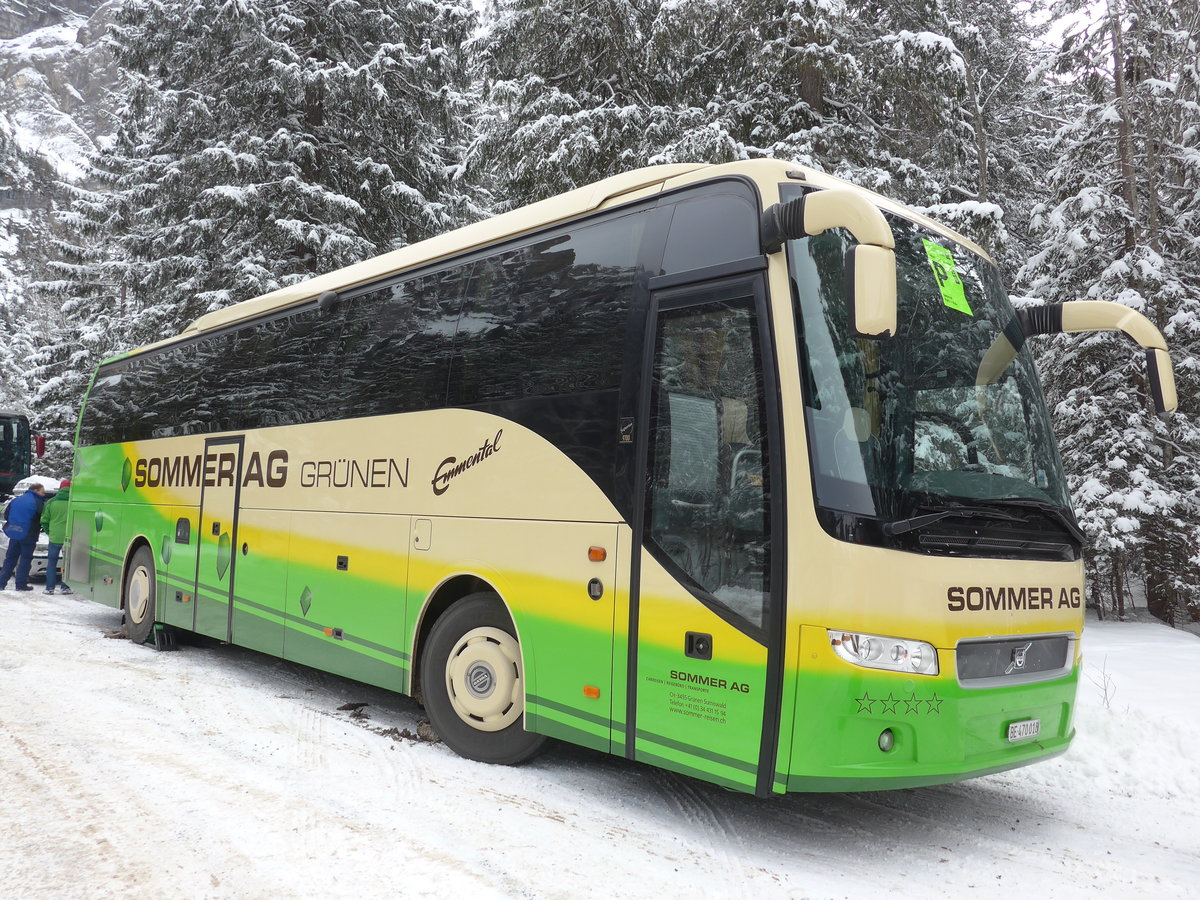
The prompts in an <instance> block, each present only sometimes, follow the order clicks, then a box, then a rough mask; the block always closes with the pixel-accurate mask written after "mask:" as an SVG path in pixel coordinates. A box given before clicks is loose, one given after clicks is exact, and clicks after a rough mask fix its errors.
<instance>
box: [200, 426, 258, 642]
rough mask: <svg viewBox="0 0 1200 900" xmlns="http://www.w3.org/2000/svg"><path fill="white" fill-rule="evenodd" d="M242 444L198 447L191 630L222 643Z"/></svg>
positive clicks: (234, 440)
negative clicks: (197, 514)
mask: <svg viewBox="0 0 1200 900" xmlns="http://www.w3.org/2000/svg"><path fill="white" fill-rule="evenodd" d="M244 440H245V439H244V438H242V437H240V436H239V437H225V438H211V439H209V440H207V441H205V442H204V467H203V469H202V472H201V476H202V481H201V484H202V487H201V489H200V517H199V524H198V526H197V532H198V535H199V544H198V546H197V550H196V588H195V592H194V594H193V597H194V598H195V599H194V601H193V602H194V604H195V612H194V616H195V619H194V624H193V629H194V630H195V631H198V632H199V633H200V634H207V635H209V636H210V637H215V638H219V639H221V640H223V641H232V640H233V615H232V613H233V598H234V574H235V572H236V570H237V553H236V548H237V546H238V536H237V514H238V501H239V499H240V497H239V494H240V492H241V483H242V447H243V444H244Z"/></svg>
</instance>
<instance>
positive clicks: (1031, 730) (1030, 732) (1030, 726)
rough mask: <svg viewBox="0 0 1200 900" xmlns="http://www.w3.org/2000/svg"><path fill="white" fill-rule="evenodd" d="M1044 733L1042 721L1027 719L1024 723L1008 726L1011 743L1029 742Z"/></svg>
mask: <svg viewBox="0 0 1200 900" xmlns="http://www.w3.org/2000/svg"><path fill="white" fill-rule="evenodd" d="M1041 731H1042V720H1041V719H1026V720H1025V721H1023V722H1013V723H1012V724H1011V725H1009V726H1008V739H1009V740H1010V741H1027V740H1029V739H1030V738H1035V737H1037V736H1038V735H1039V734H1040V733H1041Z"/></svg>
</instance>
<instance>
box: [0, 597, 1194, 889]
mask: <svg viewBox="0 0 1200 900" xmlns="http://www.w3.org/2000/svg"><path fill="white" fill-rule="evenodd" d="M120 624H121V617H120V614H119V613H118V612H116V611H115V610H112V609H109V608H107V607H103V606H99V605H96V604H92V603H90V602H86V601H82V600H79V599H77V598H75V597H72V596H55V597H47V596H45V595H43V594H42V593H41V592H40V591H37V592H35V593H31V594H18V593H15V592H11V591H9V592H0V897H3V898H6V900H7V898H19V897H36V898H55V900H57V898H75V897H78V898H95V897H133V896H137V897H147V898H154V897H185V898H190V897H214V898H224V897H255V898H257V897H262V898H278V897H288V898H328V897H332V898H337V897H355V898H360V897H383V896H402V897H426V896H428V897H467V898H472V900H474V898H482V897H562V898H578V897H603V898H621V897H654V898H672V897H681V898H682V897H686V898H698V897H701V898H707V897H721V898H724V897H746V898H755V900H757V898H763V897H796V898H841V897H850V898H856V897H956V898H957V897H962V896H979V897H1005V898H1017V897H1094V896H1106V897H1119V898H1126V897H1128V898H1134V897H1146V898H1169V897H1180V898H1183V897H1195V896H1197V891H1198V890H1200V887H1198V885H1200V813H1198V812H1197V809H1198V808H1200V699H1198V698H1200V693H1198V689H1197V682H1198V681H1200V677H1198V676H1200V639H1198V638H1197V637H1196V636H1195V635H1191V634H1187V633H1183V632H1177V631H1172V630H1170V629H1168V628H1166V627H1164V626H1161V625H1155V624H1147V623H1129V624H1110V623H1105V622H1094V621H1092V622H1089V623H1088V627H1087V630H1086V633H1085V641H1086V644H1085V656H1086V665H1087V677H1086V678H1085V680H1084V684H1083V686H1082V688H1081V691H1080V705H1079V709H1078V713H1077V716H1076V726H1077V728H1078V730H1079V736H1078V738H1077V739H1076V741H1075V744H1074V746H1073V747H1072V749H1071V751H1070V752H1069V753H1068V754H1066V755H1065V756H1062V757H1059V758H1058V759H1055V760H1052V761H1050V762H1047V763H1042V764H1040V765H1037V766H1031V767H1028V768H1025V769H1018V770H1016V771H1014V772H1009V773H1006V774H1003V775H995V776H990V777H987V778H981V779H978V780H975V781H971V782H966V783H962V784H957V785H949V786H944V787H936V788H924V789H919V790H907V791H898V792H889V793H871V794H840V795H809V796H801V795H791V796H788V797H783V798H777V799H770V800H758V799H755V798H753V797H749V796H745V795H741V794H734V793H729V792H726V791H724V790H722V789H720V788H717V787H713V786H711V785H708V784H704V783H701V782H698V781H693V780H690V779H688V778H684V777H682V776H676V775H673V774H670V773H666V772H661V771H657V770H655V769H651V768H648V767H646V766H641V765H635V764H632V763H629V762H626V761H625V760H622V759H614V758H611V757H607V756H604V755H601V754H598V753H592V752H590V751H585V750H581V749H578V748H572V747H566V746H561V745H560V746H557V747H555V748H554V749H552V750H551V751H550V752H548V753H547V754H545V755H544V756H542V757H540V758H539V759H538V760H537V761H536V762H534V763H532V764H530V765H528V766H525V767H523V768H516V769H509V768H498V767H490V766H486V765H481V764H478V763H473V762H468V761H466V760H463V759H460V758H458V757H456V756H455V755H454V754H452V753H451V752H450V751H449V750H447V749H446V748H445V747H444V746H442V745H440V744H431V743H426V742H424V741H421V740H418V739H416V738H415V737H411V736H409V735H410V734H411V733H415V732H416V731H417V726H418V724H419V723H420V722H422V721H423V717H422V715H421V712H420V710H419V709H418V708H417V706H416V705H415V704H414V703H413V702H412V701H411V700H408V699H407V698H404V697H399V696H395V695H389V694H387V693H386V692H383V691H379V690H376V689H373V688H368V687H364V686H362V685H359V684H356V683H354V682H350V681H345V680H343V679H340V678H335V677H331V676H327V675H323V674H320V673H318V672H314V671H312V670H309V669H303V668H300V667H298V666H294V665H291V664H288V663H283V662H280V661H278V660H273V659H270V658H268V657H265V656H261V655H258V654H255V653H251V652H248V651H244V650H241V649H238V648H234V647H228V646H221V645H218V644H215V643H205V644H203V645H197V646H185V647H183V648H182V649H181V650H180V652H177V653H156V652H155V651H154V650H153V649H152V648H150V647H145V646H143V647H138V646H134V645H132V644H131V643H129V642H128V641H126V640H108V639H106V636H105V635H106V632H112V631H115V630H116V629H118V628H119V627H120ZM351 703H366V704H367V705H366V706H365V707H363V709H362V711H361V712H362V714H365V717H363V718H360V717H357V716H356V714H355V713H354V712H353V711H351V710H339V707H341V706H343V705H346V704H351Z"/></svg>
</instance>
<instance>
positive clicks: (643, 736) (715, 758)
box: [637, 728, 758, 775]
mask: <svg viewBox="0 0 1200 900" xmlns="http://www.w3.org/2000/svg"><path fill="white" fill-rule="evenodd" d="M637 739H638V740H639V741H649V742H650V743H652V744H658V745H659V746H660V747H665V748H667V749H669V750H675V751H677V752H679V753H685V754H687V755H688V756H694V757H696V758H697V759H704V760H707V761H709V762H715V763H718V764H719V765H722V766H727V767H728V768H730V769H738V770H740V771H742V772H749V773H750V774H751V775H756V774H758V764H757V763H752V762H746V761H744V760H740V759H734V758H733V757H732V756H723V755H721V754H720V753H713V752H712V751H711V750H704V749H703V748H700V747H695V746H693V745H691V744H685V743H683V741H676V740H672V739H671V738H668V737H662V736H660V735H657V734H654V733H653V732H651V731H643V730H642V729H640V728H639V729H638V730H637ZM637 753H638V758H639V759H640V758H641V751H637Z"/></svg>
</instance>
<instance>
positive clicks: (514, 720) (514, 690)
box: [421, 594, 546, 765]
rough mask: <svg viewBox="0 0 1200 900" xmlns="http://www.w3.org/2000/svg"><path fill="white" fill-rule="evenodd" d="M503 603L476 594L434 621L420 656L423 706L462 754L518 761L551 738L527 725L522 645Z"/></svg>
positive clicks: (489, 760) (486, 759)
mask: <svg viewBox="0 0 1200 900" xmlns="http://www.w3.org/2000/svg"><path fill="white" fill-rule="evenodd" d="M515 631H516V629H515V628H513V625H512V622H511V621H510V620H509V617H508V611H507V610H506V609H505V608H504V604H503V603H501V602H500V600H499V598H498V597H496V596H495V595H494V594H471V595H470V596H468V597H464V598H463V599H462V600H460V601H459V602H458V603H455V604H454V605H453V606H452V607H450V609H448V610H446V612H445V613H444V614H443V615H442V617H441V618H440V619H438V620H437V622H436V623H435V624H434V626H433V629H432V630H431V631H430V633H429V638H428V639H427V641H426V643H425V649H424V651H423V652H422V654H421V686H422V694H423V695H424V700H425V711H426V712H427V713H428V714H429V720H430V721H431V722H432V723H433V727H434V730H436V731H437V733H438V736H439V737H441V739H442V740H443V741H445V743H446V745H447V746H448V747H449V748H450V749H451V750H453V751H454V752H455V753H457V754H458V755H459V756H465V757H466V758H467V759H475V760H478V761H480V762H487V763H499V764H502V765H517V764H518V763H523V762H525V761H527V760H529V759H532V758H533V757H534V756H536V755H537V754H538V753H539V752H540V751H541V750H542V749H543V748H544V746H545V744H546V738H545V737H544V736H542V735H540V734H530V733H529V732H527V731H526V730H525V727H524V724H523V721H522V720H523V718H524V712H525V678H524V671H523V669H522V665H521V647H520V644H519V643H518V642H517V638H516V635H515V633H514V632H515Z"/></svg>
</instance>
